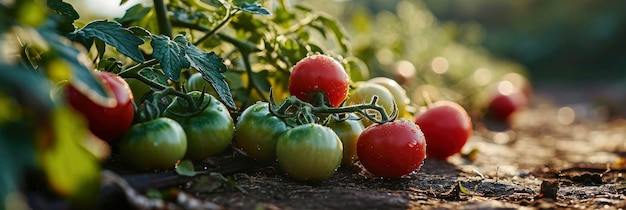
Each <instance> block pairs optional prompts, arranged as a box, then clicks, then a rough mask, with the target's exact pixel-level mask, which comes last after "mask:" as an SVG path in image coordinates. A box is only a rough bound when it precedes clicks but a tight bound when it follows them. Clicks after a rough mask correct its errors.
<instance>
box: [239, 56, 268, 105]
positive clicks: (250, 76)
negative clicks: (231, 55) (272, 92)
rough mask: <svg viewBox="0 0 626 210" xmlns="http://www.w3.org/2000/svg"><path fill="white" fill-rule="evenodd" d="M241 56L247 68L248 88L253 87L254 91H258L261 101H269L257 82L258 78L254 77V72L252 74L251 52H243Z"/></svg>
mask: <svg viewBox="0 0 626 210" xmlns="http://www.w3.org/2000/svg"><path fill="white" fill-rule="evenodd" d="M241 56H242V57H243V64H244V66H245V68H246V73H247V74H248V87H250V86H251V87H253V88H254V90H256V92H257V93H259V95H260V96H261V99H262V100H263V101H267V100H268V99H267V97H266V96H265V93H264V91H263V89H262V88H261V86H260V85H259V83H258V82H256V79H255V78H256V77H255V75H254V72H252V66H251V65H250V53H249V52H247V51H246V52H245V53H244V51H242V52H241Z"/></svg>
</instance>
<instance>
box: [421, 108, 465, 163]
mask: <svg viewBox="0 0 626 210" xmlns="http://www.w3.org/2000/svg"><path fill="white" fill-rule="evenodd" d="M415 123H416V124H417V125H418V126H419V127H420V128H421V129H422V131H423V132H424V136H425V137H426V143H427V144H428V149H427V150H426V154H427V155H428V157H432V158H437V159H441V160H445V159H447V158H448V157H450V156H452V155H454V154H456V153H458V152H460V151H461V149H462V148H463V146H464V145H465V143H466V142H467V140H468V139H469V137H470V135H472V121H471V118H470V117H469V115H468V114H467V111H465V109H463V107H461V105H459V104H457V103H455V102H452V101H437V102H435V103H433V104H432V105H430V106H429V107H428V109H427V110H426V111H424V112H422V113H418V114H417V116H416V117H415Z"/></svg>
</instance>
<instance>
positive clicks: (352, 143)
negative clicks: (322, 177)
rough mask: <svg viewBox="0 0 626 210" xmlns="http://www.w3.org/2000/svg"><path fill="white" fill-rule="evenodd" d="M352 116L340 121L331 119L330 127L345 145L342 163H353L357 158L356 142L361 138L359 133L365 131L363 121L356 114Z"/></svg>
mask: <svg viewBox="0 0 626 210" xmlns="http://www.w3.org/2000/svg"><path fill="white" fill-rule="evenodd" d="M350 116H351V118H349V119H346V120H341V121H338V120H336V119H334V118H333V119H330V122H329V123H328V127H330V128H331V129H333V131H335V134H337V136H338V137H339V139H340V140H341V144H342V145H343V158H342V159H341V164H342V165H349V164H352V163H353V162H354V161H355V160H356V159H357V155H356V143H357V141H358V140H359V135H361V132H363V129H365V128H364V127H363V123H361V121H359V120H356V119H358V118H357V116H356V115H355V114H351V115H350Z"/></svg>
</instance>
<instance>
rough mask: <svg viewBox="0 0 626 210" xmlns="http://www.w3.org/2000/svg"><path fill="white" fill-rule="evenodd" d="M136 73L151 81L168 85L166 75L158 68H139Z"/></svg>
mask: <svg viewBox="0 0 626 210" xmlns="http://www.w3.org/2000/svg"><path fill="white" fill-rule="evenodd" d="M138 74H140V75H141V76H143V77H145V78H147V79H149V80H152V81H153V82H156V83H159V84H161V85H165V86H167V85H168V84H167V76H165V74H163V72H162V71H160V70H158V69H154V68H152V67H148V68H144V69H141V70H139V72H138Z"/></svg>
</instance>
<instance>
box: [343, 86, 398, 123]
mask: <svg viewBox="0 0 626 210" xmlns="http://www.w3.org/2000/svg"><path fill="white" fill-rule="evenodd" d="M357 85H358V86H357V88H356V89H354V90H353V91H352V92H351V93H350V95H349V96H348V99H347V100H346V103H345V104H346V105H356V104H366V103H370V102H371V100H372V97H373V96H378V102H377V103H376V104H378V105H379V106H382V107H383V108H384V109H385V112H386V113H387V115H391V113H392V112H393V109H394V108H395V107H394V99H393V95H392V94H391V92H389V90H387V88H385V87H384V86H382V85H379V84H374V83H369V82H359V83H357ZM372 114H373V112H372ZM378 120H380V117H378ZM361 122H363V125H364V126H365V127H367V126H369V125H371V124H373V123H374V122H372V121H371V120H369V119H367V118H363V120H362V121H361Z"/></svg>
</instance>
